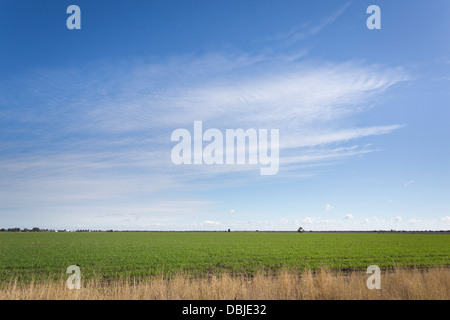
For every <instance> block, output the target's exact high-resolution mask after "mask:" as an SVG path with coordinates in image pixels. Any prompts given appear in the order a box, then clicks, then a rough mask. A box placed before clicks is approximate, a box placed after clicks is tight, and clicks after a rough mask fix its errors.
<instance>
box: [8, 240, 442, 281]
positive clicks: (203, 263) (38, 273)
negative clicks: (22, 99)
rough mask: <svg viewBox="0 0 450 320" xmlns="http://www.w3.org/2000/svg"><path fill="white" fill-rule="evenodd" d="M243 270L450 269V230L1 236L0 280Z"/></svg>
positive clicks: (103, 277) (202, 273) (237, 271)
mask: <svg viewBox="0 0 450 320" xmlns="http://www.w3.org/2000/svg"><path fill="white" fill-rule="evenodd" d="M77 264H78V265H79V266H80V268H81V272H82V276H83V277H84V279H86V278H90V277H97V278H100V279H106V280H109V279H113V278H116V277H120V276H147V275H161V274H164V275H167V276H170V275H172V274H174V273H176V272H178V271H183V272H186V273H189V274H192V275H205V274H208V273H221V272H230V273H240V274H242V273H246V274H252V273H254V272H255V271H257V270H261V269H264V270H266V271H276V270H279V269H280V268H282V267H287V268H291V269H296V270H304V269H305V268H311V269H316V268H320V267H326V268H331V269H336V270H363V269H366V268H367V267H368V266H369V265H372V264H375V265H378V266H380V267H381V268H382V269H390V268H395V267H400V266H417V267H430V266H450V234H394V233H393V234H390V233H263V232H260V233H219V232H217V233H214V232H210V233H200V232H198V233H168V232H167V233H166V232H161V233H148V232H140V233H139V232H135V233H131V232H130V233H128V232H114V233H112V232H111V233H107V232H102V233H0V283H5V282H9V281H10V280H11V279H18V280H19V281H29V280H30V279H32V278H33V279H35V280H38V281H39V280H45V279H49V278H51V279H60V278H61V276H64V275H65V270H66V268H67V267H68V266H70V265H77Z"/></svg>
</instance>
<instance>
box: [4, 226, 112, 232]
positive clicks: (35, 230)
mask: <svg viewBox="0 0 450 320" xmlns="http://www.w3.org/2000/svg"><path fill="white" fill-rule="evenodd" d="M108 231H110V232H111V231H112V230H108ZM0 232H101V230H90V229H77V230H67V229H62V230H57V229H41V228H38V227H34V228H32V229H28V228H23V229H20V228H8V229H5V228H1V229H0Z"/></svg>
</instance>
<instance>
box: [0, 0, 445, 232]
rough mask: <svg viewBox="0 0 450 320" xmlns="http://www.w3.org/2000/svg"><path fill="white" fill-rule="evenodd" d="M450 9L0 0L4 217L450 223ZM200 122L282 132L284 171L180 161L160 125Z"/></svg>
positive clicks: (143, 225)
mask: <svg viewBox="0 0 450 320" xmlns="http://www.w3.org/2000/svg"><path fill="white" fill-rule="evenodd" d="M71 4H76V5H78V6H79V7H80V8H81V30H68V29H67V27H66V20H67V18H68V17H69V14H67V13H66V8H67V7H68V6H69V5H71ZM371 4H376V5H378V6H379V7H380V9H381V29H380V30H369V29H368V28H367V27H366V20H367V18H368V17H369V14H367V13H366V9H367V7H368V6H369V5H371ZM449 12H450V3H449V2H448V1H443V0H442V1H433V2H432V3H428V2H423V1H383V0H377V1H297V0H296V1H283V2H282V3H280V2H279V1H223V0H214V1H133V3H132V4H131V3H130V2H127V1H100V0H98V1H83V0H77V1H58V2H55V1H44V0H40V1H19V0H14V1H12V0H6V1H2V2H1V3H0V21H1V24H2V28H0V43H1V47H0V227H16V226H17V227H28V228H29V227H34V226H38V227H42V228H67V229H79V228H82V229H85V228H91V229H109V228H113V229H127V230H225V229H228V228H230V229H233V230H254V229H258V230H296V229H297V228H298V227H299V226H302V227H303V228H305V229H306V230H375V229H376V230H378V229H404V230H432V229H440V230H441V229H442V230H443V229H445V230H448V229H450V209H449V207H450V206H449V203H448V199H449V194H450V183H449V181H450V171H449V170H448V163H450V151H449V148H448V142H447V139H448V137H450V126H449V123H450V109H449V101H450V90H449V89H450V41H449V40H450V39H449V37H450V24H449V20H448V14H449ZM196 120H200V121H202V122H203V126H204V128H217V129H219V130H225V129H227V128H231V129H236V128H243V129H248V128H255V129H279V132H280V169H279V172H278V174H276V175H273V176H261V175H260V172H259V169H258V168H255V167H254V166H250V165H244V166H237V165H180V166H177V165H174V164H173V163H172V161H171V158H170V154H171V150H172V148H173V147H174V145H175V143H174V142H172V141H171V133H172V132H173V131H174V130H175V129H177V128H186V129H188V130H190V131H192V130H193V123H194V121H196Z"/></svg>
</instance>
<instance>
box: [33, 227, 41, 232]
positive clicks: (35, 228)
mask: <svg viewBox="0 0 450 320" xmlns="http://www.w3.org/2000/svg"><path fill="white" fill-rule="evenodd" d="M31 231H33V232H39V231H41V229H39V228H38V227H34V228H33V229H31Z"/></svg>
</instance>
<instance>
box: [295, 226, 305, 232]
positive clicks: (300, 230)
mask: <svg viewBox="0 0 450 320" xmlns="http://www.w3.org/2000/svg"><path fill="white" fill-rule="evenodd" d="M303 231H305V230H303V228H302V227H300V228H298V230H297V232H303Z"/></svg>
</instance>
